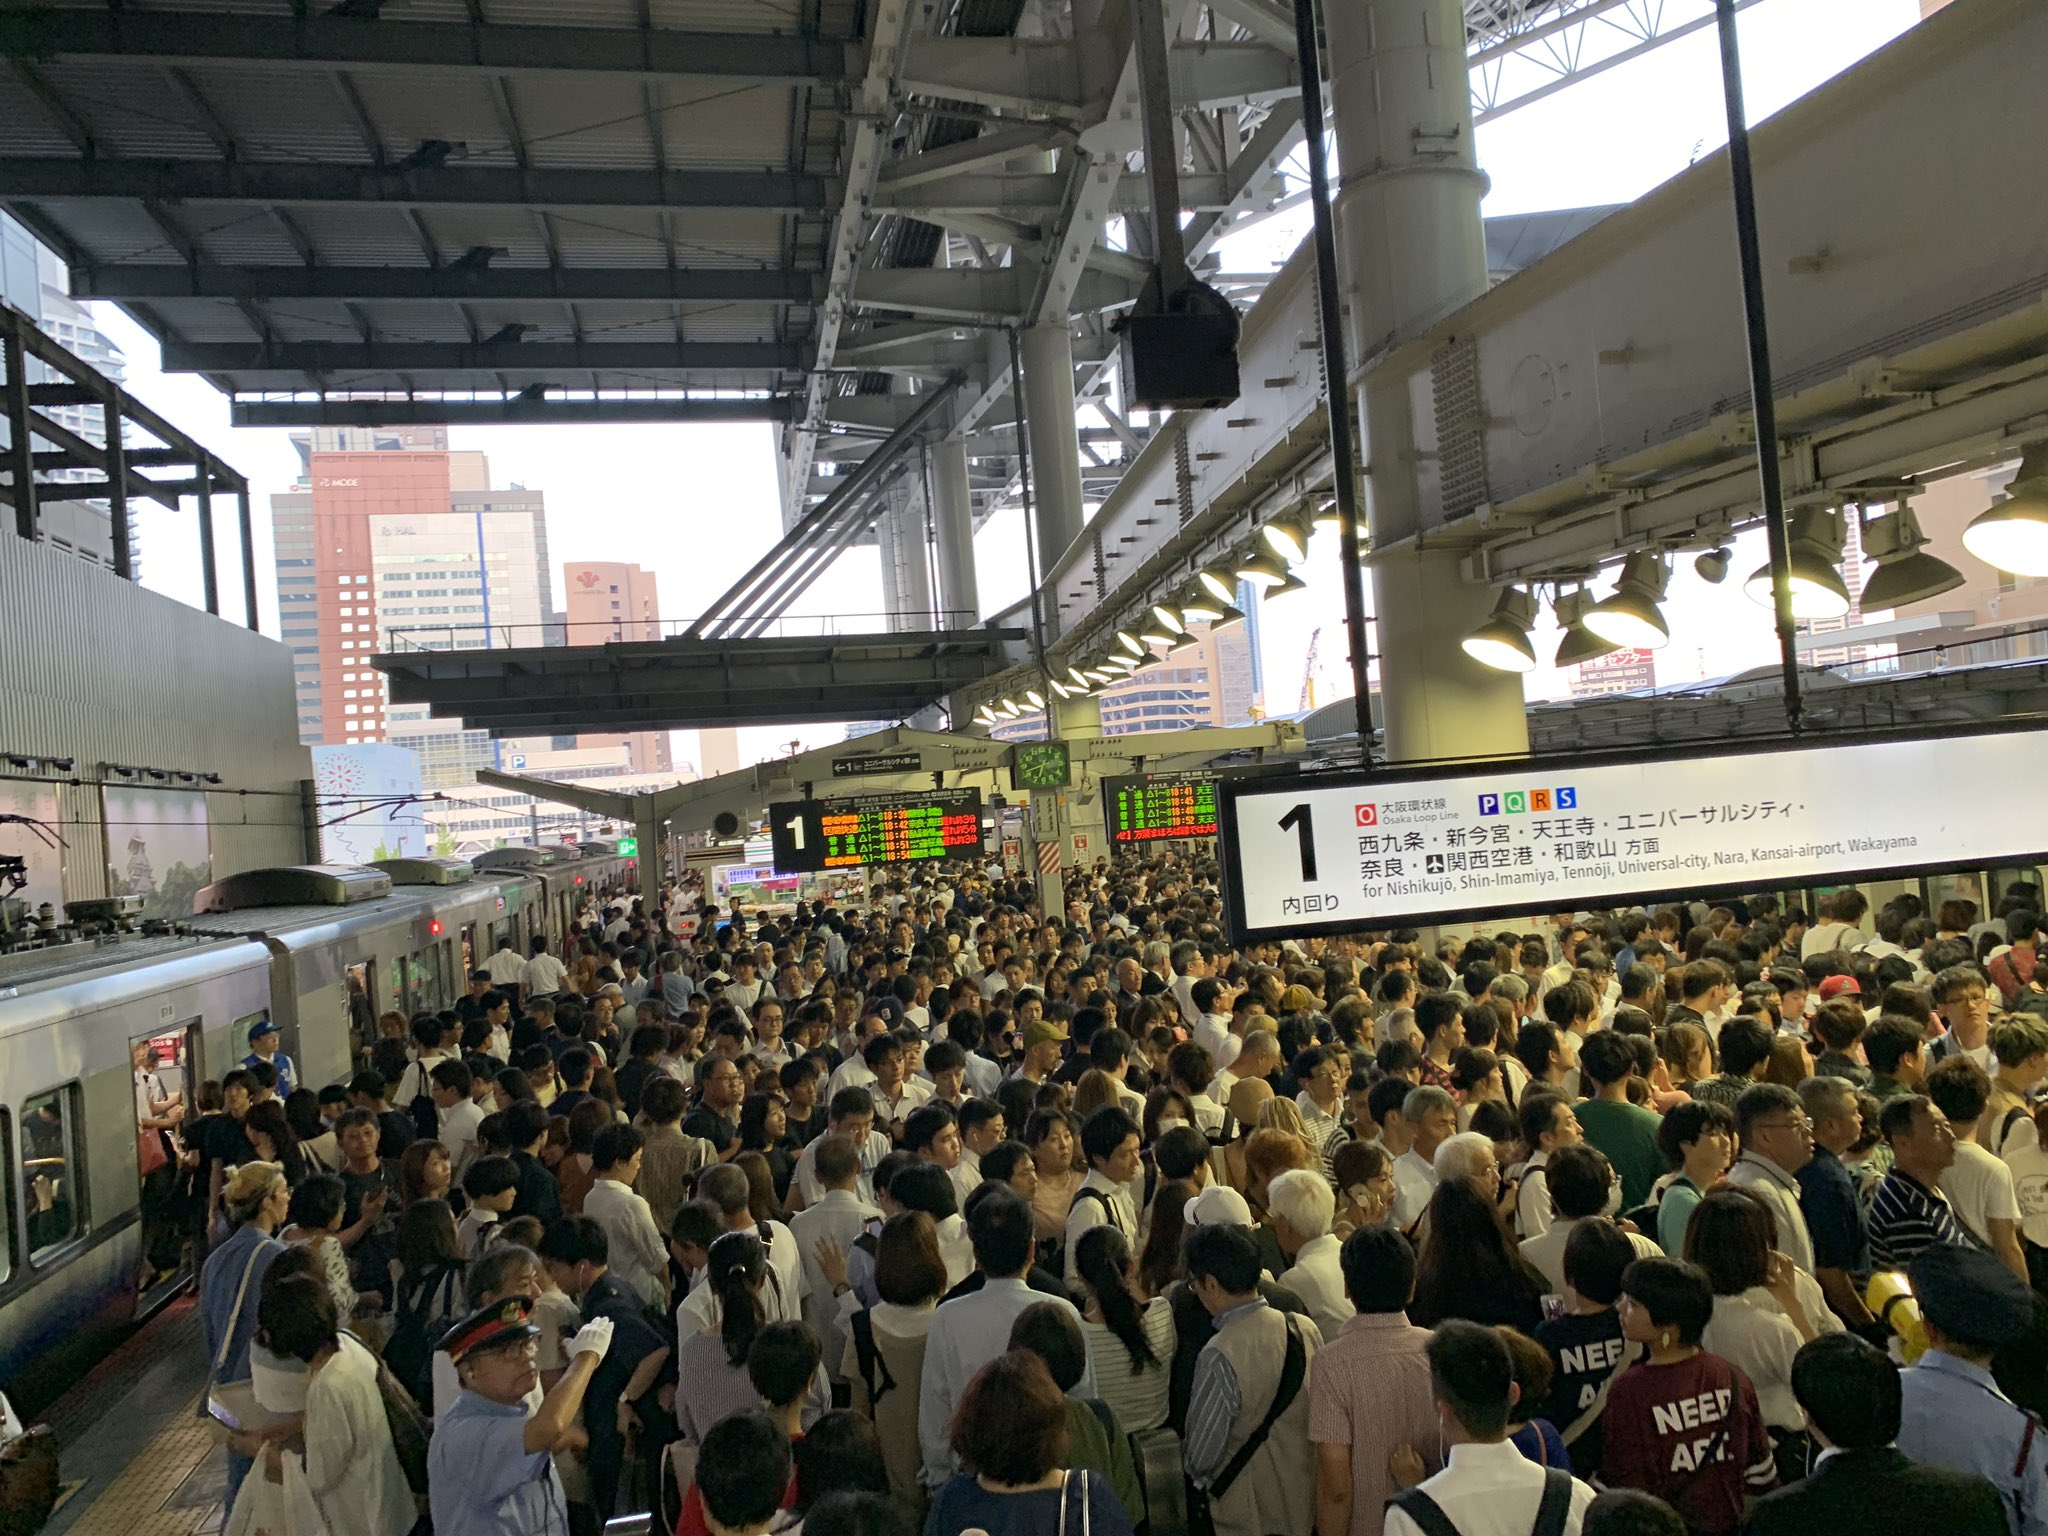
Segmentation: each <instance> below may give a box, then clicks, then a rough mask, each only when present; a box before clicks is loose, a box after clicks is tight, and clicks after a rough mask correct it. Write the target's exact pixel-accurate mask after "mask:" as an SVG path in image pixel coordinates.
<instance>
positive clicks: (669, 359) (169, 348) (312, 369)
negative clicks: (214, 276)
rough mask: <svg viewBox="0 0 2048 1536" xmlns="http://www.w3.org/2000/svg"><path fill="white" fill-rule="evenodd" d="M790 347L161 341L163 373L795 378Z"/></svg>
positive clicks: (796, 357) (802, 362)
mask: <svg viewBox="0 0 2048 1536" xmlns="http://www.w3.org/2000/svg"><path fill="white" fill-rule="evenodd" d="M806 361H807V360H806V358H805V356H804V349H803V348H802V347H801V346H798V345H797V344H795V343H794V342H781V341H742V342H714V341H699V342H686V343H684V344H682V345H680V346H678V345H677V344H676V343H675V342H672V341H592V342H573V341H571V342H555V341H511V342H502V343H500V344H498V345H496V346H489V345H477V346H470V345H466V344H461V343H452V342H416V341H373V342H367V343H365V342H348V341H287V342H269V343H265V342H246V341H208V342H175V343H173V342H166V343H165V344H164V349H163V368H164V372H166V373H304V374H323V373H462V372H466V371H481V372H494V371H497V370H499V369H504V370H507V371H510V372H514V373H531V372H534V371H536V370H543V369H558V368H574V369H592V368H594V369H598V370H603V369H608V368H621V369H649V368H655V369H663V370H667V371H671V372H703V373H720V372H748V371H762V372H776V371H780V372H795V371H796V370H798V369H801V368H803V367H804V366H806Z"/></svg>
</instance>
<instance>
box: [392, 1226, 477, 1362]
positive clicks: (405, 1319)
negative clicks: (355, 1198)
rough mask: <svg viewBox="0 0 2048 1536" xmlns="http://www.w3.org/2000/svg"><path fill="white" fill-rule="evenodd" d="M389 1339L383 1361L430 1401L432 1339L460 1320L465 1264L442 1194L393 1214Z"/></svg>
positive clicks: (461, 1316)
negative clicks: (395, 1224)
mask: <svg viewBox="0 0 2048 1536" xmlns="http://www.w3.org/2000/svg"><path fill="white" fill-rule="evenodd" d="M391 1252H392V1257H391V1295H392V1303H391V1342H390V1343H388V1344H386V1345H385V1346H384V1362H385V1364H387V1365H389V1366H390V1367H391V1373H392V1374H393V1375H394V1376H396V1377H397V1378H398V1379H399V1380H400V1381H401V1382H403V1383H404V1384H405V1386H406V1387H407V1389H408V1390H410V1391H411V1392H412V1394H413V1395H414V1396H415V1397H417V1398H418V1399H419V1400H420V1401H421V1402H423V1403H426V1402H432V1401H433V1395H432V1394H433V1377H432V1367H433V1356H434V1343H435V1341H436V1340H438V1339H439V1338H440V1337H441V1335H442V1334H443V1333H445V1332H447V1331H448V1329H449V1328H450V1327H451V1326H452V1325H453V1324H455V1323H459V1322H461V1321H462V1319H463V1317H464V1316H465V1314H466V1310H467V1309H466V1305H465V1301H464V1297H463V1292H462V1276H463V1271H464V1270H465V1269H466V1268H467V1266H466V1265H465V1264H464V1263H463V1261H462V1249H461V1246H460V1244H459V1243H458V1242H457V1240H456V1237H455V1213H454V1212H453V1211H452V1210H450V1209H449V1208H448V1202H447V1201H446V1200H418V1201H415V1202H414V1203H413V1204H411V1205H409V1206H407V1207H406V1208H405V1210H404V1211H403V1212H401V1213H400V1215H399V1218H398V1232H397V1235H396V1236H395V1237H394V1238H393V1239H392V1247H391Z"/></svg>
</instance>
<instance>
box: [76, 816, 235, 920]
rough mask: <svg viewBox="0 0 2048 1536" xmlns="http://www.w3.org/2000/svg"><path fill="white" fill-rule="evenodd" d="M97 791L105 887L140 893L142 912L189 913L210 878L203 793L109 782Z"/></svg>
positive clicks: (176, 915)
mask: <svg viewBox="0 0 2048 1536" xmlns="http://www.w3.org/2000/svg"><path fill="white" fill-rule="evenodd" d="M101 797H102V800H103V802H104V807H105V811H106V821H107V893H108V894H109V895H111V896H140V897H141V898H142V915H143V916H144V917H145V918H151V917H161V918H180V917H190V916H191V915H192V898H193V896H194V895H196V894H197V893H198V891H199V888H200V887H201V886H202V885H205V884H206V883H207V882H208V881H210V880H211V879H212V878H213V875H212V868H213V859H212V854H211V851H210V848H209V846H208V843H207V835H206V796H204V795H201V794H194V793H192V792H191V791H189V790H175V789H135V788H131V787H129V786H127V785H115V784H109V785H108V786H107V787H106V788H105V789H104V790H102V791H101Z"/></svg>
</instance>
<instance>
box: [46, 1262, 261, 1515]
mask: <svg viewBox="0 0 2048 1536" xmlns="http://www.w3.org/2000/svg"><path fill="white" fill-rule="evenodd" d="M205 1376H206V1352H205V1348H204V1346H203V1345H202V1344H201V1342H200V1334H199V1309H198V1306H197V1304H196V1302H195V1301H194V1300H193V1298H192V1297H190V1296H184V1297H180V1298H179V1299H177V1300H176V1301H173V1302H172V1303H170V1304H169V1305H168V1306H166V1307H164V1308H163V1309H162V1310H161V1311H159V1312H158V1313H157V1314H156V1316H155V1317H153V1318H151V1319H150V1321H149V1322H148V1323H146V1324H145V1325H144V1326H143V1327H142V1328H140V1329H139V1330H137V1331H136V1333H135V1334H134V1335H133V1336H132V1337H131V1338H129V1339H128V1340H127V1341H126V1342H125V1343H123V1344H122V1345H121V1346H120V1347H118V1348H117V1349H115V1350H114V1351H113V1352H112V1353H111V1354H109V1355H108V1356H107V1357H106V1358H105V1359H104V1360H102V1361H101V1362H100V1363H99V1364H98V1365H97V1366H95V1367H94V1368H93V1369H92V1370H91V1371H90V1372H88V1373H87V1374H86V1376H85V1377H83V1378H82V1379H81V1380H80V1381H79V1382H78V1383H77V1384H76V1385H75V1386H73V1387H72V1388H71V1389H70V1390H69V1391H67V1392H66V1393H65V1394H64V1395H63V1396H62V1397H60V1398H59V1399H58V1400H57V1401H56V1402H55V1403H53V1404H52V1405H51V1406H50V1408H49V1410H48V1411H47V1412H46V1413H44V1414H43V1415H42V1416H41V1417H42V1419H43V1420H44V1421H45V1422H47V1423H48V1424H50V1425H51V1427H52V1428H54V1429H55V1430H56V1432H57V1440H58V1447H59V1458H60V1460H59V1465H60V1468H61V1473H62V1477H63V1487H64V1491H63V1494H62V1496H61V1502H60V1503H59V1504H58V1506H57V1509H56V1510H55V1512H54V1513H52V1515H51V1516H50V1522H49V1524H48V1525H47V1526H45V1527H44V1528H43V1536H213V1533H216V1532H218V1531H220V1530H221V1528H222V1527H223V1525H224V1524H225V1510H224V1508H223V1500H224V1498H225V1496H226V1493H227V1470H228V1469H227V1454H226V1452H225V1451H223V1450H221V1449H220V1448H219V1447H218V1446H217V1445H216V1444H215V1443H214V1439H213V1436H212V1435H211V1434H210V1433H209V1432H208V1429H207V1427H206V1425H205V1423H204V1422H203V1421H201V1420H200V1419H198V1418H196V1417H194V1410H195V1408H196V1407H197V1405H198V1401H199V1387H200V1383H201V1382H202V1381H203V1380H204V1379H205Z"/></svg>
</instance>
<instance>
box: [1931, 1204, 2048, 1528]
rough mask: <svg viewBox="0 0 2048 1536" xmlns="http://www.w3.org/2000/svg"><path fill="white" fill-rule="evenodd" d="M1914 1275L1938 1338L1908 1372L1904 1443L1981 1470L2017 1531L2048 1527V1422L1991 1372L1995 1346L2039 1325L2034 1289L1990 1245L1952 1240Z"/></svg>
mask: <svg viewBox="0 0 2048 1536" xmlns="http://www.w3.org/2000/svg"><path fill="white" fill-rule="evenodd" d="M1912 1282H1913V1294H1914V1295H1915V1296H1916V1297H1917V1298H1918V1299H1919V1302H1920V1316H1921V1319H1922V1321H1923V1322H1925V1324H1926V1325H1927V1337H1928V1341H1929V1344H1930V1346H1931V1347H1930V1348H1929V1349H1928V1351H1927V1352H1926V1353H1925V1354H1924V1355H1922V1356H1921V1357H1920V1360H1919V1363H1918V1364H1916V1365H1914V1366H1913V1367H1912V1368H1911V1369H1909V1370H1906V1371H1904V1372H1901V1373H1900V1387H1901V1390H1902V1391H1903V1394H1904V1398H1905V1402H1904V1413H1903V1417H1902V1422H1901V1425H1900V1428H1899V1439H1898V1447H1899V1450H1900V1451H1902V1452H1903V1453H1904V1454H1905V1455H1907V1456H1908V1457H1910V1458H1912V1459H1913V1460H1914V1461H1919V1462H1925V1463H1926V1464H1927V1465H1928V1466H1931V1467H1946V1468H1948V1469H1949V1470H1950V1471H1952V1472H1974V1473H1976V1474H1977V1475H1978V1476H1979V1477H1982V1478H1983V1479H1985V1480H1986V1481H1987V1482H1989V1483H1990V1484H1991V1486H1992V1487H1994V1488H1996V1489H1997V1490H1998V1495H1999V1497H2000V1498H2001V1499H2003V1500H2004V1501H2005V1515H2006V1524H2007V1525H2008V1526H2009V1527H2010V1528H2011V1531H2012V1536H2048V1430H2044V1429H2043V1428H2042V1426H2041V1423H2040V1421H2039V1420H2038V1419H2036V1418H2035V1417H2034V1416H2033V1415H2032V1414H2030V1413H2028V1412H2027V1411H2026V1410H2025V1409H2024V1408H2022V1407H2020V1406H2019V1405H2018V1404H2017V1403H2015V1402H2014V1401H2013V1400H2012V1399H2011V1398H2009V1397H2007V1396H2006V1395H2005V1394H2004V1393H2003V1392H2001V1391H2000V1390H1999V1388H1998V1383H1997V1382H1995V1381H1994V1380H1992V1377H1991V1357H1992V1355H1993V1353H1994V1352H1996V1351H1997V1350H1999V1349H2001V1348H2004V1347H2005V1346H2007V1345H2011V1344H2017V1343H2018V1342H2020V1341H2021V1340H2022V1339H2024V1338H2026V1337H2027V1335H2028V1334H2029V1333H2030V1332H2031V1331H2032V1329H2033V1324H2034V1299H2033V1294H2032V1293H2031V1292H2030V1291H2029V1290H2028V1289H2027V1284H2026V1282H2025V1281H2024V1280H2021V1279H2020V1278H2019V1277H2018V1276H2017V1275H2015V1274H2014V1273H2013V1272H2012V1271H2011V1270H2009V1269H2007V1268H2006V1267H2005V1265H2004V1264H2002V1263H2000V1262H1999V1261H1998V1259H1996V1258H1994V1257H1993V1256H1992V1255H1991V1254H1989V1253H1986V1252H1984V1251H1983V1250H1982V1249H1978V1248H1966V1247H1959V1246H1956V1245H1953V1244H1943V1245H1941V1246H1939V1247H1934V1248H1929V1249H1928V1250H1927V1251H1926V1252H1925V1253H1923V1254H1922V1255H1921V1256H1920V1257H1919V1258H1918V1259H1917V1260H1915V1261H1914V1264H1913V1269H1912Z"/></svg>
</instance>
